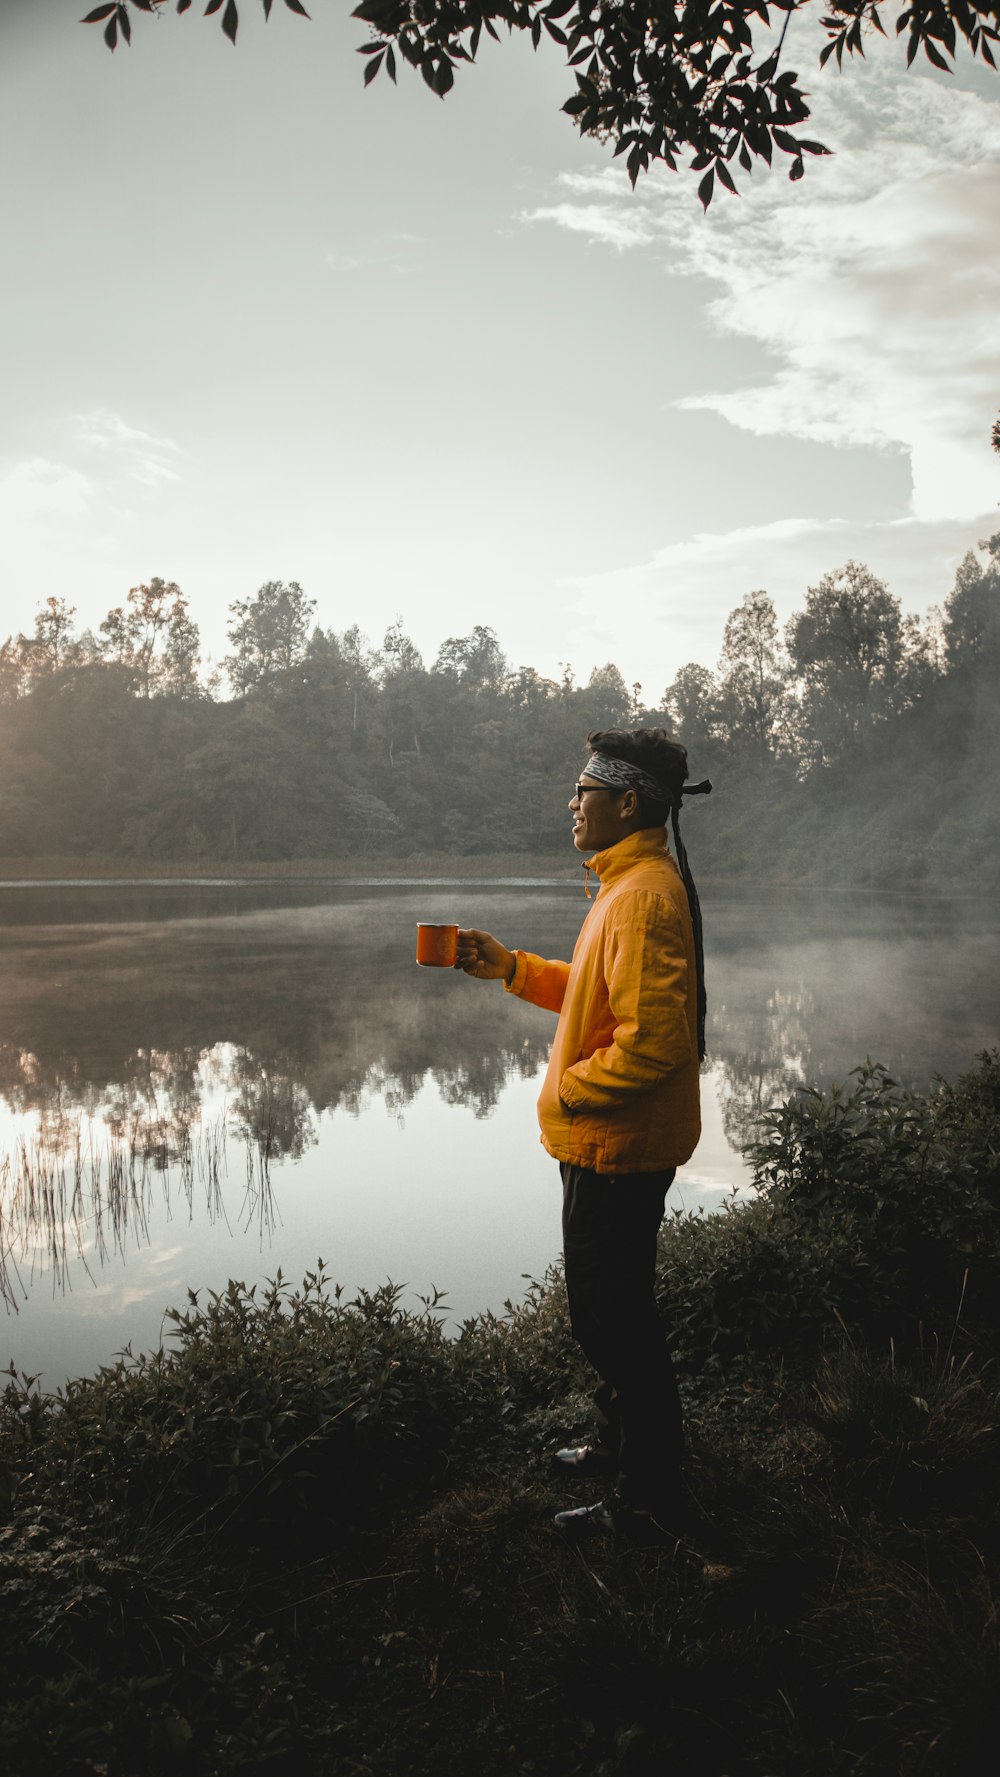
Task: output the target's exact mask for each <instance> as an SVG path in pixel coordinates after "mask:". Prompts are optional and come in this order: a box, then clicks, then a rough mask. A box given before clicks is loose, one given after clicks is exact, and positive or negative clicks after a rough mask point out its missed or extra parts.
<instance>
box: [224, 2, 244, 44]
mask: <svg viewBox="0 0 1000 1777" xmlns="http://www.w3.org/2000/svg"><path fill="white" fill-rule="evenodd" d="M239 22H240V15H239V13H238V12H237V10H236V0H228V3H227V6H226V10H225V12H224V13H223V15H222V29H223V30H224V31H225V33H226V36H227V37H228V38H229V41H230V43H235V42H236V32H237V29H238V26H239Z"/></svg>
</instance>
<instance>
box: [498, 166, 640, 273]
mask: <svg viewBox="0 0 1000 1777" xmlns="http://www.w3.org/2000/svg"><path fill="white" fill-rule="evenodd" d="M561 183H562V184H564V185H567V186H569V187H570V189H571V190H575V191H576V193H577V196H576V197H575V198H571V199H567V200H565V201H564V202H563V203H558V204H547V205H544V206H542V207H541V208H540V209H537V210H529V211H525V213H524V215H523V217H522V221H525V222H554V223H555V224H556V226H557V227H558V228H566V229H569V230H570V232H571V233H573V234H585V235H589V236H590V238H591V240H595V241H601V242H603V243H604V245H605V246H609V247H617V249H618V251H619V253H621V252H624V251H625V249H626V248H627V247H646V246H648V245H649V243H650V242H651V241H653V240H655V239H656V234H657V231H656V229H655V228H654V227H653V226H652V225H651V223H650V221H649V220H648V219H647V217H646V216H644V214H643V212H642V210H640V209H636V210H634V211H629V210H626V209H623V208H621V207H619V204H618V201H617V200H618V198H619V195H620V186H621V181H620V175H618V174H617V173H614V174H613V175H611V178H610V179H609V181H608V182H607V183H611V186H612V188H611V190H610V191H608V189H607V183H606V182H605V180H604V179H603V178H597V179H594V180H590V179H588V177H587V175H586V174H583V175H581V174H570V173H567V174H564V175H563V178H562V181H561ZM595 186H596V193H594V187H595ZM592 193H594V195H595V197H596V199H598V200H600V201H594V202H586V201H585V199H586V198H587V197H588V196H589V195H591V194H592Z"/></svg>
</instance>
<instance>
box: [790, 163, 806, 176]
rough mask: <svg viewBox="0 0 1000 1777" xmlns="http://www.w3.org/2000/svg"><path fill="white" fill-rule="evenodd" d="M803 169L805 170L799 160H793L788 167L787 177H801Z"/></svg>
mask: <svg viewBox="0 0 1000 1777" xmlns="http://www.w3.org/2000/svg"><path fill="white" fill-rule="evenodd" d="M805 170H806V169H805V166H804V164H803V162H802V161H801V160H793V162H792V164H791V166H790V167H789V169H788V177H789V178H790V179H793V180H794V179H801V177H802V175H803V173H804V172H805Z"/></svg>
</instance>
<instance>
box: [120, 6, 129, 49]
mask: <svg viewBox="0 0 1000 1777" xmlns="http://www.w3.org/2000/svg"><path fill="white" fill-rule="evenodd" d="M118 24H119V28H120V30H121V34H122V36H123V37H124V39H125V41H126V43H131V41H132V20H131V19H130V18H129V16H128V7H127V6H119V8H118Z"/></svg>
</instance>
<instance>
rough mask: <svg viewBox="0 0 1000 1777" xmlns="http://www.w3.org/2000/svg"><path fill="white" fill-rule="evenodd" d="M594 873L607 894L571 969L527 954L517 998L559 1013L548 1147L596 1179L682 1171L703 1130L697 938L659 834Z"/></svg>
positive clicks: (541, 1116) (603, 860)
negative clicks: (598, 1176) (673, 1169)
mask: <svg viewBox="0 0 1000 1777" xmlns="http://www.w3.org/2000/svg"><path fill="white" fill-rule="evenodd" d="M588 867H589V868H590V869H591V870H594V871H596V873H597V874H598V876H599V877H600V879H601V887H600V891H599V893H598V894H597V896H596V898H595V900H594V904H593V906H592V907H591V909H590V911H589V913H588V914H587V917H586V919H585V920H584V922H583V925H582V927H581V930H580V936H579V938H578V939H577V941H576V947H575V949H574V951H573V961H572V963H563V962H545V961H544V960H543V959H542V958H541V957H540V956H531V955H529V954H528V953H527V952H526V951H523V950H519V951H518V952H517V965H516V967H515V970H514V974H513V977H512V979H511V981H510V983H509V984H508V992H510V993H516V994H519V995H520V997H521V998H522V999H526V1000H530V1001H531V1002H532V1004H534V1005H536V1006H544V1007H546V1008H547V1009H548V1010H549V1011H551V1012H558V1013H559V1023H558V1025H557V1026H556V1034H555V1040H554V1042H553V1044H552V1053H551V1055H550V1057H549V1065H548V1071H547V1073H546V1075H545V1083H544V1085H543V1086H542V1090H541V1094H540V1096H539V1099H538V1121H539V1123H540V1125H541V1131H542V1144H543V1146H544V1147H546V1148H547V1149H548V1151H549V1153H550V1154H552V1155H553V1156H554V1158H555V1159H556V1160H569V1161H571V1162H572V1163H573V1164H574V1165H576V1166H586V1167H589V1168H590V1169H591V1170H592V1171H594V1172H603V1173H616V1172H658V1171H660V1170H661V1169H663V1168H666V1167H669V1166H681V1165H683V1163H684V1161H685V1160H689V1159H690V1158H691V1155H692V1154H693V1153H694V1150H695V1147H696V1146H697V1143H698V1137H699V1135H700V1134H701V1115H700V1105H699V1093H698V1074H699V1068H698V1032H697V1005H696V985H695V953H694V937H693V934H692V931H691V915H690V912H689V910H688V901H687V891H686V890H685V887H684V883H683V881H682V879H681V874H680V871H679V870H678V869H677V866H676V864H675V863H674V860H673V858H672V857H671V855H670V852H669V850H668V849H667V839H666V833H665V831H664V829H663V828H662V827H655V828H653V827H644V828H642V829H641V830H640V831H639V832H638V833H632V834H630V835H629V837H628V838H627V839H623V840H620V841H619V843H618V844H617V845H613V846H609V848H608V850H607V851H603V852H598V853H597V856H596V857H593V858H591V859H590V860H589V865H588Z"/></svg>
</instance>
